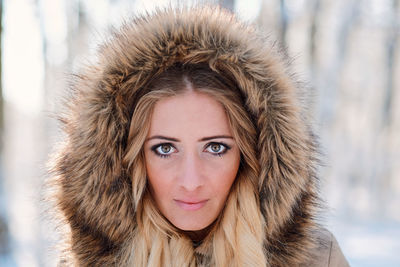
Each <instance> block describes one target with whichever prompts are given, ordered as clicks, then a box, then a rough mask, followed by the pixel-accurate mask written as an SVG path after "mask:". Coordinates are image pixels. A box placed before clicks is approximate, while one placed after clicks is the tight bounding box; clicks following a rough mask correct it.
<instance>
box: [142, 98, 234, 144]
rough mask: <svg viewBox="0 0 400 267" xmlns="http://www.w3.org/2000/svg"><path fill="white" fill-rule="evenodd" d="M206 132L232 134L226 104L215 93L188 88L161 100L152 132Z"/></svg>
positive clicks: (152, 123) (173, 133)
mask: <svg viewBox="0 0 400 267" xmlns="http://www.w3.org/2000/svg"><path fill="white" fill-rule="evenodd" d="M155 133H156V134H165V135H174V136H178V135H192V136H196V137H199V136H203V137H204V136H206V135H213V134H230V133H231V132H230V127H229V122H228V118H227V116H226V112H225V109H224V107H223V106H222V104H221V103H220V102H218V101H217V100H216V99H215V98H213V97H212V96H210V95H208V94H205V93H200V92H195V91H188V92H185V93H183V94H179V95H177V96H172V97H168V98H164V99H161V100H159V101H158V102H157V103H156V104H155V107H154V110H153V114H152V117H151V124H150V132H149V134H155Z"/></svg>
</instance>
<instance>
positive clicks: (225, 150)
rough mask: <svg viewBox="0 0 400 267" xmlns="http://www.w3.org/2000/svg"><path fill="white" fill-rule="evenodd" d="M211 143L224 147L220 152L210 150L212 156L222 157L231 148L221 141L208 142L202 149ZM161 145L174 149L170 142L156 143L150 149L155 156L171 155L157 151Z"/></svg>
mask: <svg viewBox="0 0 400 267" xmlns="http://www.w3.org/2000/svg"><path fill="white" fill-rule="evenodd" d="M212 145H220V146H223V147H224V150H223V151H222V152H218V153H212V152H210V154H211V155H213V156H219V157H222V156H223V155H224V154H225V153H226V152H228V150H230V149H231V147H230V146H228V145H227V144H225V143H223V142H210V143H208V144H207V145H206V146H205V148H204V149H207V148H208V147H210V146H212ZM161 146H170V147H171V148H173V149H175V150H176V148H175V146H174V145H173V144H171V143H161V144H157V145H154V146H152V147H151V150H152V151H153V152H154V154H156V155H157V156H159V157H161V158H168V157H170V156H171V154H161V153H159V152H158V151H157V149H158V148H159V147H161Z"/></svg>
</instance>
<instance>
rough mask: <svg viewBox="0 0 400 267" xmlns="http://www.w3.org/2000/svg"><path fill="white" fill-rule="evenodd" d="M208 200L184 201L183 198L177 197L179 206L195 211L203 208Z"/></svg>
mask: <svg viewBox="0 0 400 267" xmlns="http://www.w3.org/2000/svg"><path fill="white" fill-rule="evenodd" d="M207 201H208V200H202V201H193V202H192V201H183V200H177V199H175V202H176V204H178V206H179V207H181V208H182V209H184V210H190V211H195V210H199V209H201V208H202V207H203V206H204V205H205V204H206V203H207Z"/></svg>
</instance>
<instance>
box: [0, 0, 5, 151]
mask: <svg viewBox="0 0 400 267" xmlns="http://www.w3.org/2000/svg"><path fill="white" fill-rule="evenodd" d="M2 37H3V0H0V136H1V135H2V132H3V127H4V125H3V124H4V112H3V111H4V108H3V106H4V105H3V79H2V77H3V65H2V64H1V63H2V58H1V54H2V51H1V50H2V47H3V38H2ZM0 148H1V145H0Z"/></svg>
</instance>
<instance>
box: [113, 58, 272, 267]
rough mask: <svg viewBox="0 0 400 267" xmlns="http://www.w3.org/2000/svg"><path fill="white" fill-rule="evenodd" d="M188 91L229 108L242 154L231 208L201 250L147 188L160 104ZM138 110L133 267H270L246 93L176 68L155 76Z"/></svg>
mask: <svg viewBox="0 0 400 267" xmlns="http://www.w3.org/2000/svg"><path fill="white" fill-rule="evenodd" d="M185 90H196V91H198V92H202V93H206V94H208V95H210V96H212V97H214V98H215V99H216V100H217V101H219V102H220V103H221V104H222V106H223V107H224V108H225V111H226V114H227V117H228V120H229V123H230V126H231V129H232V132H233V136H234V139H235V140H236V142H237V144H238V147H239V150H240V152H241V162H240V167H239V171H238V174H237V177H236V179H235V182H234V184H233V185H232V188H231V192H230V193H229V196H228V199H227V201H226V205H225V207H224V209H223V211H222V212H221V214H220V215H219V217H218V218H217V220H216V222H215V223H214V225H213V226H212V227H211V229H210V232H209V233H208V236H207V237H206V238H205V239H204V240H203V242H202V244H201V245H200V246H199V247H195V246H194V245H193V243H192V241H191V240H190V238H188V237H187V236H186V235H185V234H184V233H183V232H182V231H180V230H179V229H177V228H176V227H174V226H173V225H172V224H171V223H170V222H168V221H167V220H166V219H165V218H164V217H163V216H162V215H161V214H160V212H159V211H158V209H157V207H156V205H155V203H154V201H153V199H152V196H151V194H150V192H149V190H148V187H147V178H146V168H145V161H144V152H143V144H144V142H145V139H146V135H147V132H148V130H149V127H150V119H151V114H152V110H153V108H154V105H155V103H156V102H157V101H158V100H160V99H162V98H165V97H171V96H175V95H177V94H181V93H183V92H184V91H185ZM138 94H139V95H140V97H138V101H137V103H136V104H135V107H134V112H133V116H132V121H131V126H130V130H129V138H128V149H127V153H126V155H125V157H124V163H125V164H126V166H127V168H129V173H130V174H131V178H132V193H133V200H134V203H133V205H134V206H135V210H136V218H135V220H136V225H137V226H136V229H135V235H134V236H133V237H132V239H131V240H129V244H126V246H125V247H126V248H127V250H126V251H123V252H122V253H121V255H120V259H121V265H128V266H199V265H207V266H208V265H211V266H254V267H255V266H266V258H265V255H264V249H263V242H264V225H265V222H264V220H263V217H262V215H261V212H260V208H259V199H258V174H259V168H260V167H259V164H258V160H257V158H256V155H257V152H256V151H255V147H256V134H257V133H256V130H255V127H254V125H253V123H252V121H251V117H250V115H249V114H250V113H249V112H248V111H247V110H246V109H245V103H243V102H242V101H243V100H242V99H243V98H242V97H241V93H240V90H239V88H238V87H237V85H236V84H235V82H233V80H232V79H230V78H229V75H228V74H226V73H225V74H224V73H217V72H216V71H213V70H211V69H210V68H209V67H208V66H206V65H199V64H195V65H185V66H182V65H175V66H172V67H170V68H169V69H167V70H166V71H164V72H162V73H161V74H159V75H155V76H154V77H153V78H152V80H150V81H149V82H148V84H147V86H144V87H143V89H142V92H138Z"/></svg>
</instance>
